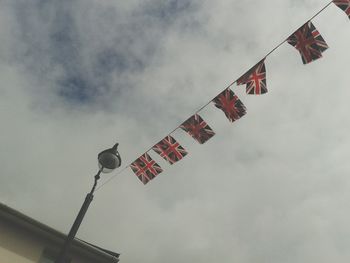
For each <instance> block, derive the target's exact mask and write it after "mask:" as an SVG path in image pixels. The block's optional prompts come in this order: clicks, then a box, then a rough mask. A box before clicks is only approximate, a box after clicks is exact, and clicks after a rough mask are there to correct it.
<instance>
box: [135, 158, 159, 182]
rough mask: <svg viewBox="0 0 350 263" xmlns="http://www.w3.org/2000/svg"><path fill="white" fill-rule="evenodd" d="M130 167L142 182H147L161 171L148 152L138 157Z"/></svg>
mask: <svg viewBox="0 0 350 263" xmlns="http://www.w3.org/2000/svg"><path fill="white" fill-rule="evenodd" d="M130 167H131V169H132V171H133V172H134V173H135V174H136V176H137V177H138V178H139V179H140V181H141V182H142V183H143V184H147V183H148V182H149V181H151V180H152V179H153V178H154V177H156V176H157V175H158V174H160V173H161V172H162V171H163V169H162V168H161V167H160V166H159V164H157V163H156V162H155V161H154V160H153V159H152V158H151V156H149V155H148V153H145V154H143V155H142V156H141V157H139V158H138V159H137V160H136V161H134V162H133V163H132V164H131V165H130Z"/></svg>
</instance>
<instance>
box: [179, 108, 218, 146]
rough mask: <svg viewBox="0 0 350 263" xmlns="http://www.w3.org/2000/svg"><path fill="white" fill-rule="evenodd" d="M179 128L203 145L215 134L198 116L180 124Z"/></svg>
mask: <svg viewBox="0 0 350 263" xmlns="http://www.w3.org/2000/svg"><path fill="white" fill-rule="evenodd" d="M180 128H181V129H183V130H184V131H185V132H187V133H188V134H190V135H191V136H192V137H193V139H195V140H196V141H197V142H199V143H200V144H203V143H205V142H206V141H208V140H209V139H210V138H211V137H213V136H214V135H215V132H214V131H213V130H212V129H211V128H210V126H209V125H208V124H207V123H206V122H205V121H204V120H203V119H202V118H201V116H199V115H198V114H195V115H193V116H192V117H190V118H189V119H188V120H186V121H185V122H184V123H182V124H181V126H180Z"/></svg>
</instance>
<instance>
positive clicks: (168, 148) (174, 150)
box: [152, 135, 187, 164]
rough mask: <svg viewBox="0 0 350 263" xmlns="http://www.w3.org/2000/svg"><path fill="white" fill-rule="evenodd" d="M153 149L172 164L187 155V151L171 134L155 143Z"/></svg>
mask: <svg viewBox="0 0 350 263" xmlns="http://www.w3.org/2000/svg"><path fill="white" fill-rule="evenodd" d="M152 149H153V150H154V151H155V152H156V153H158V154H159V155H160V156H161V157H163V158H164V159H165V160H166V161H168V162H169V163H170V164H173V163H175V162H177V161H179V160H181V159H182V158H183V157H185V156H186V155H187V151H186V150H185V149H184V148H183V147H182V146H181V145H180V144H179V143H178V142H177V141H176V140H175V139H174V138H173V137H171V136H170V135H168V136H167V137H165V138H164V139H163V140H161V141H160V142H158V143H157V144H156V145H154V146H153V147H152Z"/></svg>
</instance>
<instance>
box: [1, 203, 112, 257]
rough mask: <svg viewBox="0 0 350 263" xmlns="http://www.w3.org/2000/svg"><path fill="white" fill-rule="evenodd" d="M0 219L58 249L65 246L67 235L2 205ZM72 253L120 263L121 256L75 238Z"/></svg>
mask: <svg viewBox="0 0 350 263" xmlns="http://www.w3.org/2000/svg"><path fill="white" fill-rule="evenodd" d="M0 218H2V219H4V220H8V221H9V222H11V223H13V224H16V225H18V226H20V227H23V228H25V229H27V230H29V231H31V232H35V233H36V234H37V235H39V236H42V237H44V238H48V239H49V240H51V241H52V242H54V243H56V244H57V246H58V247H60V246H61V245H63V242H64V240H65V238H66V235H65V234H63V233H61V232H59V231H57V230H55V229H53V228H51V227H49V226H47V225H45V224H43V223H40V222H39V221H36V220H34V219H33V218H30V217H28V216H26V215H24V214H22V213H20V212H18V211H16V210H14V209H12V208H10V207H8V206H6V205H4V204H2V203H0ZM71 250H72V252H76V253H79V254H82V255H85V256H87V257H89V258H92V259H96V260H101V259H105V260H106V262H118V261H119V254H118V253H116V252H112V251H109V250H107V249H103V248H101V247H98V246H95V245H93V244H91V243H88V242H86V241H83V240H81V239H78V238H75V239H74V240H73V242H72V246H71Z"/></svg>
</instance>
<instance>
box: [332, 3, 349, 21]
mask: <svg viewBox="0 0 350 263" xmlns="http://www.w3.org/2000/svg"><path fill="white" fill-rule="evenodd" d="M333 3H334V4H335V5H336V6H337V7H339V8H340V9H341V10H343V11H344V12H345V14H347V15H348V17H349V19H350V0H333Z"/></svg>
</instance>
